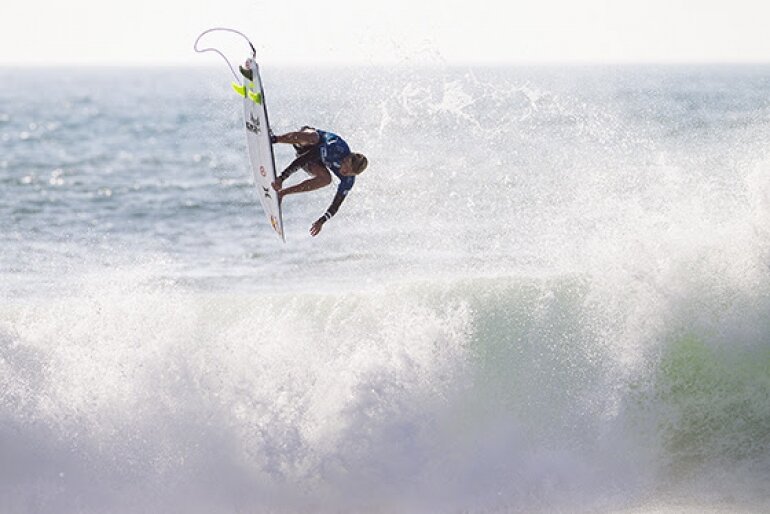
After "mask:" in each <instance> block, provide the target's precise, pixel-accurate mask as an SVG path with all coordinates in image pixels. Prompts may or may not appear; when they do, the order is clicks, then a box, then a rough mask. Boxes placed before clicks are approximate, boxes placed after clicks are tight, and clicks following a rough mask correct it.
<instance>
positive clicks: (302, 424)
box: [0, 66, 770, 512]
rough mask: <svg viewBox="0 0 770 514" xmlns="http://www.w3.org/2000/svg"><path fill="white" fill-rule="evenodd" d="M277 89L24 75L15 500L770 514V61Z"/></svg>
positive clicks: (173, 507)
mask: <svg viewBox="0 0 770 514" xmlns="http://www.w3.org/2000/svg"><path fill="white" fill-rule="evenodd" d="M262 73H263V80H264V82H265V87H266V93H267V104H268V109H269V113H270V119H271V121H272V123H273V128H274V130H275V131H276V132H279V133H280V132H284V131H288V130H293V129H296V128H298V127H300V126H302V125H304V124H309V125H314V126H317V127H319V128H324V129H328V130H332V131H334V132H337V133H339V134H340V135H342V136H343V137H344V138H345V139H346V140H347V141H348V142H349V143H350V146H351V148H352V149H353V150H354V151H362V152H364V153H366V155H367V156H368V158H369V162H370V166H369V168H368V169H367V171H366V173H364V174H363V175H361V177H360V178H359V179H358V180H357V183H356V186H355V187H354V189H353V191H352V192H351V193H350V195H349V197H348V198H347V200H346V201H345V203H344V204H343V206H342V207H341V209H340V211H339V213H338V214H337V216H335V218H333V219H332V220H331V221H330V222H329V223H327V224H326V225H325V227H324V229H323V231H322V233H321V234H320V235H319V236H318V237H317V238H311V237H310V236H309V235H308V233H307V231H308V229H309V227H310V224H311V223H312V222H313V221H314V220H315V219H317V217H318V216H319V215H321V214H322V213H323V212H324V210H325V209H326V207H327V206H328V204H329V203H330V202H331V199H332V197H333V195H334V191H333V188H332V187H330V188H326V189H324V190H321V191H317V192H313V193H308V194H304V195H296V196H289V197H287V198H286V199H285V201H284V220H285V226H286V234H287V243H286V244H285V245H284V244H282V243H281V242H280V241H279V239H278V238H277V237H275V234H274V233H273V232H272V230H271V229H270V227H269V226H268V225H267V223H266V222H265V220H264V219H263V215H262V213H261V211H260V208H259V205H258V202H257V199H256V197H255V192H254V191H253V189H252V186H251V184H250V176H251V175H250V171H249V170H248V168H247V161H246V154H245V140H244V137H243V134H242V132H241V131H242V128H241V120H240V116H241V113H240V103H239V99H238V97H237V96H235V95H234V94H233V93H232V92H231V91H229V90H228V88H229V85H228V83H227V75H226V72H224V71H222V70H221V69H218V68H217V69H214V70H183V69H179V70H96V69H93V70H66V69H62V70H60V71H59V73H57V75H56V80H55V81H54V82H53V83H51V84H49V85H48V87H45V88H43V89H42V92H41V88H40V81H39V79H38V78H37V77H36V75H35V74H34V73H33V72H32V71H23V70H10V69H6V70H2V71H0V76H1V77H2V79H3V80H2V81H0V141H2V155H0V195H1V196H0V245H1V248H2V250H1V251H0V278H1V280H0V295H2V296H0V300H2V303H0V510H2V511H9V512H105V511H109V512H146V511H171V512H362V511H367V512H533V511H535V512H537V511H549V512H551V511H565V512H588V511H591V512H595V511H599V512H609V511H618V510H624V509H628V510H630V511H633V512H637V511H639V512H657V511H670V510H673V511H676V510H679V511H681V510H687V509H691V510H693V511H696V510H699V509H705V508H708V509H712V510H715V511H736V510H742V511H746V512H759V511H763V510H766V509H767V508H768V503H769V502H770V499H769V498H768V493H767V489H768V488H767V485H768V483H770V401H768V397H769V395H770V297H769V295H768V292H767V291H768V286H770V267H769V266H770V180H769V171H768V170H770V158H769V156H768V149H767V148H768V147H767V141H768V140H770V101H769V100H770V99H769V98H768V96H767V91H768V90H770V89H768V86H770V68H767V67H757V66H743V67H728V66H722V67H684V68H681V67H660V68H657V67H614V68H598V67H596V68H592V67H585V68H583V67H575V68H522V69H500V68H476V69H455V68H449V69H446V68H437V67H432V68H428V67H423V68H412V69H406V68H400V69H394V70H389V69H381V68H353V69H344V70H305V71H302V70H290V69H278V70H268V69H264V70H262ZM276 157H277V161H278V166H279V167H282V166H284V165H286V164H287V163H288V162H289V161H290V159H291V158H292V153H291V151H290V150H289V149H288V148H284V147H282V146H277V147H276Z"/></svg>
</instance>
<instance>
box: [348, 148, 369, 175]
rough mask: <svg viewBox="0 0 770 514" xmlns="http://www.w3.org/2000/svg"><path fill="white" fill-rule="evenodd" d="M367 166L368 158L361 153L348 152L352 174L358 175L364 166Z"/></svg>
mask: <svg viewBox="0 0 770 514" xmlns="http://www.w3.org/2000/svg"><path fill="white" fill-rule="evenodd" d="M367 166H369V160H368V159H367V158H366V156H365V155H364V154H362V153H352V154H350V168H351V170H352V171H353V175H360V174H361V173H363V172H364V170H365V169H366V167H367Z"/></svg>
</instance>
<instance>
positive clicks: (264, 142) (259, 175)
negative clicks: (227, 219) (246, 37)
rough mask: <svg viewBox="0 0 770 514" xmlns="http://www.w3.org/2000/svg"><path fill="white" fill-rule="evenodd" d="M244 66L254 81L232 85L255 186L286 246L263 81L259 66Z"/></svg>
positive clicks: (274, 228)
mask: <svg viewBox="0 0 770 514" xmlns="http://www.w3.org/2000/svg"><path fill="white" fill-rule="evenodd" d="M246 66H247V67H248V69H249V70H251V75H252V78H253V80H249V79H248V78H246V77H244V79H243V80H244V83H243V85H240V84H236V83H233V89H234V90H235V91H236V92H237V93H238V94H239V95H241V96H242V97H243V116H244V121H245V127H246V143H247V145H248V147H249V160H250V161H251V170H252V172H253V173H254V184H255V185H256V187H257V195H258V196H259V201H260V203H262V208H263V209H264V210H265V214H266V215H267V220H268V221H269V222H270V225H271V226H272V227H273V230H275V231H276V233H277V234H278V235H279V236H281V239H282V240H283V241H284V242H285V241H286V237H285V236H284V234H283V216H282V214H281V204H280V203H279V202H278V194H277V193H276V192H275V190H274V189H273V185H272V184H273V182H275V156H274V155H273V144H272V143H271V142H270V136H271V134H272V133H271V132H270V123H269V122H268V119H267V107H266V105H265V89H264V87H262V78H261V77H260V76H259V66H258V65H257V63H256V62H255V61H254V59H248V60H247V61H246Z"/></svg>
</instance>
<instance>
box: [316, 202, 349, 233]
mask: <svg viewBox="0 0 770 514" xmlns="http://www.w3.org/2000/svg"><path fill="white" fill-rule="evenodd" d="M345 193H346V192H338V193H337V194H336V195H334V200H332V204H331V205H330V206H329V208H328V209H326V212H325V213H324V215H323V216H321V217H320V218H318V219H317V220H316V222H315V223H313V226H312V227H310V235H312V236H316V235H318V233H319V232H320V231H321V227H323V224H324V223H326V222H327V221H329V220H330V219H331V218H332V216H334V215H335V214H337V210H338V209H339V208H340V205H342V202H343V201H345V196H346V194H345Z"/></svg>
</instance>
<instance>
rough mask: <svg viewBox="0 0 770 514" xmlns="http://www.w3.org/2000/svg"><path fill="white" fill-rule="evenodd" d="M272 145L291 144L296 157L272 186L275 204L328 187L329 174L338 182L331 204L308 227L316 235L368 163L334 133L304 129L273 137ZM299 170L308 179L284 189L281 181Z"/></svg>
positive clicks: (340, 203) (335, 211)
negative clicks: (285, 197)
mask: <svg viewBox="0 0 770 514" xmlns="http://www.w3.org/2000/svg"><path fill="white" fill-rule="evenodd" d="M273 143H285V144H290V145H294V149H295V150H296V152H297V158H296V159H294V161H292V163H291V164H289V166H287V167H286V169H285V170H283V173H281V175H280V176H279V177H278V178H277V179H276V180H275V182H274V183H273V188H274V189H275V190H276V191H277V192H278V201H281V200H282V199H283V197H284V196H286V195H292V194H295V193H304V192H307V191H314V190H316V189H319V188H322V187H325V186H328V185H329V184H331V182H332V176H331V174H332V173H333V174H334V175H336V176H337V178H339V179H340V184H339V186H337V194H336V195H335V196H334V200H333V201H332V203H331V205H330V206H329V208H328V209H326V212H325V213H324V214H323V216H321V217H320V218H318V219H317V220H316V221H315V223H313V225H312V226H311V227H310V234H311V235H312V236H317V235H318V233H319V232H321V228H322V227H323V225H324V223H326V222H327V221H329V219H331V217H332V216H334V215H335V214H336V213H337V209H339V208H340V205H342V202H343V201H344V200H345V197H346V196H347V194H348V192H350V189H351V188H352V187H353V184H354V183H355V181H356V176H357V175H360V174H361V173H362V172H363V171H364V170H365V169H366V166H367V165H368V164H369V161H368V160H367V159H366V156H364V155H363V154H360V153H353V152H351V151H350V148H349V147H348V144H347V143H346V142H345V140H343V139H342V138H341V137H340V136H338V135H337V134H333V133H331V132H326V131H324V130H318V129H315V128H312V127H307V126H305V127H302V129H301V130H299V131H297V132H287V133H286V134H282V135H280V136H273ZM300 168H301V169H303V170H305V171H306V172H307V173H308V174H309V175H310V178H309V179H307V180H305V181H303V182H300V183H299V184H296V185H294V186H291V187H287V188H286V189H284V188H283V182H284V180H286V179H287V178H289V177H290V176H291V175H292V174H293V173H294V172H296V171H297V170H299V169H300ZM330 172H331V173H330Z"/></svg>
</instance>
